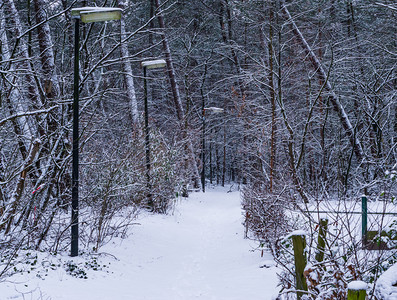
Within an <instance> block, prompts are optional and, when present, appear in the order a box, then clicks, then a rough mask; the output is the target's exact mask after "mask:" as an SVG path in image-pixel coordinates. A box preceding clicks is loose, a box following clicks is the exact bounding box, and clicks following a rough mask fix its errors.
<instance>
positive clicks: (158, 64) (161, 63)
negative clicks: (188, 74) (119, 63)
mask: <svg viewBox="0 0 397 300" xmlns="http://www.w3.org/2000/svg"><path fill="white" fill-rule="evenodd" d="M141 66H142V68H143V90H144V102H145V103H144V106H145V108H144V110H145V152H146V188H147V198H148V206H149V208H150V209H154V203H153V198H152V184H151V180H150V132H149V110H148V89H147V74H146V73H147V69H158V68H164V67H165V66H166V61H165V60H164V59H157V60H146V61H143V62H141Z"/></svg>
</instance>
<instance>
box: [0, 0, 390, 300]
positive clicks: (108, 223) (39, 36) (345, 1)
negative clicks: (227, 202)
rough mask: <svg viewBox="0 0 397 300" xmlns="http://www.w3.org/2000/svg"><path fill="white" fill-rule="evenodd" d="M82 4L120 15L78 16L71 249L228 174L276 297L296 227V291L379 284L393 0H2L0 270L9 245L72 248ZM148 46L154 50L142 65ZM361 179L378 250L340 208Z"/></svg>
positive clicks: (290, 278) (285, 278) (354, 203)
mask: <svg viewBox="0 0 397 300" xmlns="http://www.w3.org/2000/svg"><path fill="white" fill-rule="evenodd" d="M86 6H98V7H118V8H121V9H122V18H121V20H116V21H109V22H95V23H87V24H84V23H80V26H79V33H80V45H79V49H78V50H79V51H78V53H79V68H80V71H79V74H78V76H79V86H78V90H79V93H80V98H79V99H80V101H79V105H80V110H79V122H80V135H79V139H78V140H79V152H80V175H79V195H80V196H79V197H80V198H79V200H80V202H79V209H80V216H79V218H80V219H79V230H80V237H79V238H80V249H81V251H82V252H90V253H91V252H92V253H95V252H97V251H98V250H99V249H100V248H101V247H102V246H103V245H104V244H106V243H107V242H109V240H110V239H111V238H112V237H116V236H122V235H123V234H125V232H126V231H127V230H128V228H129V227H131V226H133V225H134V222H135V220H136V217H137V216H138V215H139V214H140V213H141V211H143V210H147V209H149V210H150V211H151V212H153V213H159V214H167V213H170V212H172V210H173V207H174V205H175V201H174V200H175V199H176V198H178V197H180V196H181V195H183V196H187V194H188V193H190V192H191V191H198V190H201V189H202V188H203V186H202V185H203V180H202V179H204V183H205V184H206V185H211V184H212V185H221V186H225V185H228V184H234V186H238V187H239V188H240V190H241V197H242V209H243V211H244V218H245V219H244V226H245V230H246V232H245V233H246V237H247V238H250V239H254V240H256V241H258V244H259V245H260V246H261V247H263V248H264V249H270V251H271V253H272V254H273V257H274V259H275V261H276V262H277V264H278V265H279V266H280V268H281V269H282V270H283V271H282V272H283V273H281V276H280V284H281V285H280V295H279V297H280V299H289V298H294V297H295V298H296V293H295V291H296V288H297V287H296V280H295V279H294V277H295V276H294V272H293V271H292V270H293V268H294V266H293V265H292V262H293V258H292V254H293V253H292V252H291V247H292V244H291V243H292V242H291V240H290V239H288V238H286V236H287V235H288V233H290V232H292V231H293V230H296V229H299V230H304V231H305V232H306V233H305V237H306V243H307V247H306V250H307V256H306V260H307V267H306V269H305V275H304V276H305V280H306V285H307V286H306V290H305V291H304V292H302V294H299V293H298V298H305V297H309V298H310V299H312V298H313V299H344V298H345V297H346V293H347V286H348V283H349V282H351V281H353V280H362V281H365V282H366V283H367V284H368V290H367V293H368V295H369V297H371V299H375V298H376V297H377V298H378V299H383V298H382V297H383V296H382V295H381V294H380V293H381V292H378V291H377V290H376V285H375V283H376V281H377V279H378V277H379V276H380V274H382V273H383V272H384V271H385V270H387V269H388V268H389V267H390V266H391V265H393V264H394V263H395V262H396V261H397V256H396V253H395V252H394V250H393V248H394V247H395V245H394V240H395V238H396V236H395V235H396V232H397V224H396V222H394V220H393V215H387V214H384V213H385V212H387V213H390V212H396V211H397V210H396V209H395V208H394V201H396V199H395V197H396V189H397V188H396V176H397V101H396V97H397V94H396V87H397V71H396V70H397V69H396V64H397V39H396V37H397V6H396V4H395V1H392V0H379V1H359V0H312V1H308V0H298V1H284V0H274V1H271V0H262V1H260V0H256V1H254V0H199V1H177V0H113V1H107V0H102V1H96V0H92V1H91V0H28V1H21V0H0V108H1V109H0V252H1V257H2V259H1V264H0V280H1V279H2V278H5V277H7V276H9V275H10V274H11V273H12V272H13V270H14V269H13V266H14V264H15V261H16V260H18V259H19V258H18V253H20V251H26V250H34V251H44V252H48V253H50V252H51V253H54V254H55V253H61V252H64V253H66V252H68V251H69V248H70V223H71V194H72V175H71V174H72V144H73V134H72V132H73V88H74V86H73V79H74V59H75V56H74V39H75V35H76V33H75V31H74V30H75V29H74V20H73V19H72V16H71V9H72V8H76V7H86ZM158 59H164V60H165V61H166V66H165V68H159V69H147V70H146V71H147V72H146V73H145V74H144V72H143V71H144V70H143V69H142V67H141V62H142V61H147V60H158ZM145 86H146V93H145ZM145 98H146V100H148V101H147V104H148V107H147V115H146V116H147V117H148V119H147V121H148V123H147V124H148V127H146V126H145V125H146V123H145V117H144V116H145V113H144V112H145V107H144V99H145ZM209 107H216V108H222V109H223V112H222V113H215V112H213V111H211V110H208V111H206V108H209ZM204 112H206V113H205V114H204ZM147 129H148V131H149V135H146V130H147ZM146 138H149V141H150V143H147V142H148V140H147V139H146ZM148 150H149V151H148ZM148 153H149V159H150V171H148V169H147V158H148ZM363 195H365V196H366V197H367V198H368V201H369V202H368V208H369V210H370V211H372V212H377V213H378V214H377V215H371V214H368V231H377V233H375V238H374V240H375V243H377V244H378V246H379V244H380V242H382V243H383V244H385V245H387V247H380V248H382V249H380V250H379V249H378V250H368V248H370V247H368V246H367V245H365V243H364V242H363V241H362V236H361V215H359V214H352V213H351V212H360V211H361V202H360V201H361V199H362V196H363ZM322 219H326V220H327V221H324V222H327V223H326V225H325V227H324V224H325V223H323V225H321V220H322ZM243 228H244V227H243ZM320 229H321V232H322V233H321V234H320ZM320 237H323V241H324V244H323V245H320V243H318V240H320ZM319 245H320V246H319ZM319 253H322V255H318V254H319ZM396 279H397V278H396ZM396 281H397V280H396ZM385 299H386V298H385Z"/></svg>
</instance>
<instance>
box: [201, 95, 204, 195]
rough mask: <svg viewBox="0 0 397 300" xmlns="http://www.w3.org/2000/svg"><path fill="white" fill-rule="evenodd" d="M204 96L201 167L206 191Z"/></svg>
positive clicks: (202, 182) (202, 181)
mask: <svg viewBox="0 0 397 300" xmlns="http://www.w3.org/2000/svg"><path fill="white" fill-rule="evenodd" d="M204 105H205V103H204V98H203V140H202V159H203V167H202V169H201V186H202V189H203V193H205V107H204Z"/></svg>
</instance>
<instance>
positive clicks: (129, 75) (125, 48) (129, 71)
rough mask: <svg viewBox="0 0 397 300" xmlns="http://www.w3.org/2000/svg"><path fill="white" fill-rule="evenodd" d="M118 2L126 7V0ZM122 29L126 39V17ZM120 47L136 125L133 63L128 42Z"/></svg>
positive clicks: (131, 110) (122, 19)
mask: <svg viewBox="0 0 397 300" xmlns="http://www.w3.org/2000/svg"><path fill="white" fill-rule="evenodd" d="M118 4H119V7H120V8H121V9H125V0H118ZM120 31H121V40H124V39H125V38H126V37H127V34H126V29H125V22H124V18H121V20H120ZM120 49H121V57H122V59H123V61H122V65H123V75H124V81H125V84H126V87H127V97H128V102H129V104H130V105H129V106H130V113H131V118H132V123H133V125H134V124H137V123H138V119H139V114H138V103H137V100H136V94H135V87H134V79H133V78H134V77H133V75H132V68H131V64H130V62H129V60H128V58H129V56H130V54H129V51H128V44H127V42H125V43H122V44H121V47H120Z"/></svg>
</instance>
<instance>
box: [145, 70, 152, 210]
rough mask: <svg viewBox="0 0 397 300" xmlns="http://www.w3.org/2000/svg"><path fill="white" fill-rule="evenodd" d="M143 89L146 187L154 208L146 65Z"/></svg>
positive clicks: (149, 204)
mask: <svg viewBox="0 0 397 300" xmlns="http://www.w3.org/2000/svg"><path fill="white" fill-rule="evenodd" d="M143 90H144V98H145V99H144V102H145V148H146V149H145V150H146V187H147V193H148V194H147V197H148V206H149V208H150V209H152V210H153V209H154V205H153V199H152V185H151V182H150V135H149V134H150V133H149V109H148V89H147V78H146V67H143Z"/></svg>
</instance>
